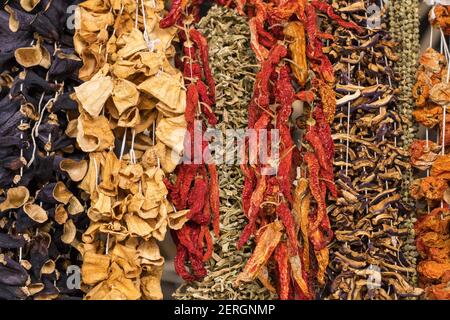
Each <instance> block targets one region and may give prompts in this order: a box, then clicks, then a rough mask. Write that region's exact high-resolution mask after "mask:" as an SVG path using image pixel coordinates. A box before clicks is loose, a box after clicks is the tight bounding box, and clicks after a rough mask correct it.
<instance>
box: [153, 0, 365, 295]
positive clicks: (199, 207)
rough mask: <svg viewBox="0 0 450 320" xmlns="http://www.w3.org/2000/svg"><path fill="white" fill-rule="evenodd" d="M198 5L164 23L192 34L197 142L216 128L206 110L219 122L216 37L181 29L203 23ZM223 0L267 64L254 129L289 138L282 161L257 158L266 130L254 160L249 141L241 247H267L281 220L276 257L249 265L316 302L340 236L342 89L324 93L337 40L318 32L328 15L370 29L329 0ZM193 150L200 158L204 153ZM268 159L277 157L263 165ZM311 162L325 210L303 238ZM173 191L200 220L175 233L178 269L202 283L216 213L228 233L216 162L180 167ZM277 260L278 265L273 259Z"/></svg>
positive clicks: (188, 65)
mask: <svg viewBox="0 0 450 320" xmlns="http://www.w3.org/2000/svg"><path fill="white" fill-rule="evenodd" d="M194 2H195V3H194ZM194 2H192V4H191V5H188V3H187V1H186V2H185V1H174V2H173V7H172V9H171V11H170V13H169V15H168V16H167V17H166V18H164V19H163V20H162V21H161V22H160V25H161V26H162V27H167V26H171V25H173V24H175V23H178V24H179V25H180V29H182V30H183V31H181V32H180V39H181V40H182V44H183V55H184V57H183V60H182V61H181V63H180V67H181V68H182V69H183V70H184V76H185V79H186V82H187V110H186V120H187V123H188V131H189V133H190V134H191V137H193V136H194V131H196V130H198V132H203V131H204V130H205V128H206V125H203V126H202V127H201V128H200V127H197V126H195V125H194V120H195V119H196V117H197V115H198V110H201V111H202V113H203V114H204V116H205V118H206V119H207V120H208V122H209V124H210V125H215V124H216V122H217V120H216V118H215V115H214V113H213V112H212V109H211V107H212V105H213V104H214V80H213V78H212V76H211V71H210V69H209V67H208V50H207V44H206V41H205V39H204V38H203V37H202V36H201V34H200V33H199V32H198V31H196V30H195V29H190V30H185V28H186V27H185V25H184V28H183V27H181V21H182V19H183V17H182V14H183V12H185V11H186V12H187V13H189V14H192V16H193V17H194V20H196V19H198V13H199V11H198V5H199V4H200V2H199V1H194ZM218 4H219V5H225V6H230V7H236V10H237V11H238V12H239V13H240V14H242V15H246V16H247V17H248V18H249V27H250V30H251V47H252V49H253V51H254V53H255V55H256V57H257V59H258V60H259V62H260V64H261V68H260V71H259V72H258V74H257V76H256V81H255V85H254V92H253V98H252V101H251V103H250V105H249V106H248V128H249V129H255V130H256V132H258V130H266V131H265V134H266V132H267V136H268V138H267V140H269V141H268V143H267V145H268V146H270V145H271V143H270V137H272V135H271V133H272V131H273V130H277V131H278V133H279V137H280V141H281V143H280V147H279V150H278V154H279V158H278V159H273V158H272V156H273V154H274V152H273V151H274V150H267V152H268V156H267V157H268V158H266V159H255V156H254V155H255V154H258V155H260V154H261V153H260V152H259V151H260V149H261V147H262V145H261V144H262V143H263V138H262V137H261V136H260V135H259V134H258V137H257V143H256V150H251V151H252V152H250V154H249V148H250V144H249V141H248V140H247V141H246V144H245V149H246V150H245V151H246V161H245V163H244V164H243V165H241V169H242V171H243V174H244V177H245V181H244V189H243V200H242V201H243V210H244V213H245V215H246V216H247V218H248V220H249V221H248V224H247V225H246V226H245V228H244V230H243V233H242V235H241V238H240V240H239V243H238V245H237V246H238V248H241V247H242V246H243V245H244V244H245V243H246V242H247V241H248V240H249V239H250V237H251V236H252V235H255V236H256V246H257V245H258V238H259V237H260V236H261V233H263V232H262V231H261V230H263V228H264V227H265V226H267V225H269V224H271V223H272V222H274V221H278V220H279V221H281V222H282V225H283V227H284V233H285V235H284V236H283V237H282V238H281V240H280V241H279V242H277V244H276V245H275V246H274V247H273V250H272V251H271V252H269V253H267V252H266V253H265V254H264V258H262V257H252V259H250V260H249V261H251V262H249V263H251V264H253V263H255V262H256V261H260V260H264V261H263V263H259V262H258V263H257V265H258V268H262V267H264V268H266V269H267V271H269V273H268V274H267V277H266V278H265V279H264V280H269V282H267V281H263V280H262V279H261V281H262V282H266V283H269V286H268V287H270V286H271V285H270V280H271V279H274V280H275V282H276V287H277V289H276V290H277V292H278V295H279V297H280V298H281V299H313V298H314V297H315V294H314V292H315V287H316V285H317V279H314V274H318V272H319V271H318V270H320V272H321V273H322V274H321V276H322V277H323V274H324V270H325V269H326V266H327V264H328V251H327V249H326V247H327V245H328V244H329V242H330V241H331V239H332V237H333V232H332V231H331V227H330V222H329V219H328V215H327V210H326V199H327V195H328V193H330V194H331V195H332V196H334V197H336V196H337V191H336V187H335V185H334V182H333V158H334V143H333V140H332V137H331V129H330V126H329V123H330V122H332V120H333V118H334V112H335V106H336V104H335V97H334V95H332V96H327V92H329V91H331V92H332V90H329V91H327V90H324V89H323V88H322V86H323V85H326V86H330V87H331V86H332V85H333V84H334V81H335V78H334V73H333V68H332V64H331V62H330V60H329V59H328V57H327V56H326V55H325V54H324V53H323V50H322V39H331V40H332V39H333V37H332V36H331V35H328V34H324V33H322V32H320V30H319V29H318V26H317V20H318V17H317V15H318V12H321V13H323V14H325V15H326V16H328V17H329V18H331V19H333V20H334V21H336V22H337V23H338V24H339V25H341V26H342V27H344V28H349V29H354V30H355V31H357V32H361V31H362V30H361V28H360V27H359V26H357V25H356V24H354V23H351V22H350V23H349V22H345V21H344V20H342V19H341V18H340V17H339V15H337V14H336V13H335V12H334V10H333V8H332V7H331V6H330V5H329V4H327V3H326V2H323V1H317V0H313V1H306V0H300V1H295V0H270V1H263V0H249V1H248V2H247V1H245V0H236V1H235V2H232V1H218ZM194 8H195V9H194ZM194 11H195V12H194ZM292 21H298V22H299V23H301V24H302V26H303V27H304V29H305V30H306V37H305V40H304V41H305V42H306V43H305V47H306V53H305V54H306V55H305V57H306V58H307V62H308V63H307V64H308V66H307V68H308V70H309V73H310V77H311V78H312V81H305V82H303V83H302V82H300V81H298V79H295V78H294V77H293V76H292V74H293V72H292V69H291V68H293V67H294V66H295V61H294V63H293V64H289V63H287V62H286V61H291V62H292V59H290V58H292V57H291V53H290V52H289V50H290V48H289V50H288V47H287V43H286V42H285V35H284V34H283V25H284V24H286V23H288V22H292ZM297 67H298V66H297ZM303 71H305V70H303ZM303 74H304V73H303ZM296 100H301V101H304V102H306V103H308V104H309V105H310V108H309V109H307V108H305V110H306V109H307V110H306V112H304V115H303V116H304V117H305V118H307V117H309V120H308V122H307V124H308V125H307V128H306V130H307V132H306V134H305V142H306V143H307V144H306V145H307V147H306V148H305V150H300V149H299V148H297V147H296V145H295V143H294V138H293V129H294V128H293V126H292V124H293V123H292V121H291V119H290V117H291V114H292V110H293V109H292V106H293V103H294V102H295V101H296ZM264 140H266V139H264ZM264 142H265V141H264ZM185 147H186V148H185V150H187V148H191V149H195V148H201V150H199V151H205V150H206V149H207V148H208V145H207V143H204V144H203V145H198V144H197V145H194V144H193V143H187V144H186V146H185ZM267 148H268V147H267ZM191 154H196V153H195V150H194V151H193V152H192V153H191ZM197 154H203V152H200V153H197ZM267 159H269V160H270V161H262V160H267ZM302 160H303V161H302ZM271 161H272V162H271ZM303 163H304V164H305V166H306V167H307V170H303V171H304V172H306V174H305V173H303V177H307V178H308V181H309V183H308V188H309V191H308V192H309V193H310V194H311V195H312V198H313V200H314V201H315V206H314V207H312V208H313V209H311V212H309V215H308V218H307V220H308V222H307V224H308V225H309V233H308V235H307V236H305V235H303V236H302V235H301V233H300V229H301V228H300V226H299V223H300V222H299V221H298V219H296V218H295V215H294V214H295V213H294V211H293V203H294V200H295V199H294V192H293V191H294V190H293V186H294V181H295V180H296V178H297V168H298V167H302V166H303ZM267 169H275V170H276V174H275V175H267V174H266V173H267ZM300 171H302V170H300ZM301 176H302V175H301ZM169 188H170V189H171V197H172V201H173V202H174V203H175V205H176V207H177V209H185V208H190V210H191V212H190V215H189V218H190V221H189V222H188V223H187V224H186V225H185V227H184V228H183V229H182V230H180V231H179V232H176V234H175V241H176V242H177V243H178V253H177V258H176V270H177V272H178V273H179V274H181V275H182V276H183V278H184V279H186V280H194V279H199V278H202V277H203V276H204V275H205V273H206V271H205V269H204V268H203V264H202V263H201V262H202V261H205V260H207V259H208V258H209V257H210V255H211V250H212V249H211V248H212V247H211V242H212V241H211V239H210V237H209V230H208V225H209V223H210V220H211V215H210V211H212V212H213V218H214V219H213V220H214V222H213V225H214V231H215V232H216V235H217V234H218V216H219V215H218V211H219V208H218V204H219V196H218V186H217V172H216V168H215V166H214V165H208V166H205V165H198V164H193V165H187V164H183V165H181V166H180V167H179V169H178V178H177V182H176V183H175V185H169ZM308 210H309V209H308ZM259 231H261V232H259ZM265 240H267V239H265ZM203 243H206V247H207V249H206V251H205V250H204V249H203ZM309 243H311V244H312V250H314V252H315V254H316V257H317V261H316V264H318V265H319V266H314V265H313V266H311V264H310V263H309V260H310V259H309V250H310V249H309V248H310V246H309ZM204 251H205V252H204ZM257 251H258V252H263V250H257ZM269 260H270V261H273V262H274V263H269V262H270V261H269ZM187 261H189V262H190V266H191V269H192V274H191V273H189V272H187V271H186V269H185V264H186V262H187ZM309 268H312V269H313V270H309ZM249 269H252V268H251V266H250V267H249V268H246V270H247V271H248V270H249ZM253 271H254V270H253ZM263 273H264V272H251V274H252V276H250V277H249V278H252V277H254V276H256V275H258V276H259V277H260V278H261V277H262V276H261V274H263ZM311 275H313V276H311ZM241 278H242V279H243V278H245V277H241Z"/></svg>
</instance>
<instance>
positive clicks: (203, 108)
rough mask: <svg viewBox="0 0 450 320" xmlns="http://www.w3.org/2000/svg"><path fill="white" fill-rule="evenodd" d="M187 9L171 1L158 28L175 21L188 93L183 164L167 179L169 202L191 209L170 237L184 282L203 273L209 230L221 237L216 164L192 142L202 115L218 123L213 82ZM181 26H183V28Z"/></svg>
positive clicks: (202, 147)
mask: <svg viewBox="0 0 450 320" xmlns="http://www.w3.org/2000/svg"><path fill="white" fill-rule="evenodd" d="M199 4H200V3H199V1H197V2H196V5H195V4H194V3H193V4H192V8H188V9H187V10H188V12H190V14H192V15H193V16H194V17H197V19H198V17H199V11H198V5H199ZM181 6H184V7H183V10H185V9H186V4H185V3H184V1H174V2H173V7H172V9H171V11H170V12H169V14H168V16H167V17H166V18H164V19H163V20H161V22H160V25H161V26H162V27H170V26H172V25H174V24H175V23H178V25H179V27H180V29H181V31H180V32H179V37H180V39H181V45H182V58H181V59H179V60H178V67H179V68H180V69H181V70H183V76H184V79H185V84H186V86H187V91H186V111H185V119H186V122H187V135H186V138H185V141H184V142H185V147H184V163H183V164H181V165H180V166H179V167H178V168H177V172H176V176H177V178H176V182H175V183H174V184H172V183H171V182H169V181H168V180H166V185H167V186H168V189H169V191H170V197H171V200H172V201H173V203H174V206H175V207H176V209H177V210H185V209H189V214H188V215H187V218H188V222H187V223H186V224H185V225H184V226H183V227H182V228H181V229H180V230H177V231H174V232H172V237H173V238H174V241H175V243H176V246H177V254H176V256H175V271H176V272H177V273H178V274H179V275H180V276H181V277H182V278H183V279H184V280H186V281H194V280H201V279H203V278H204V277H205V276H206V269H205V267H204V262H206V261H208V260H209V259H210V257H211V254H212V250H213V240H212V236H211V233H210V225H212V227H213V230H214V234H215V236H216V237H218V236H219V185H218V174H217V168H216V165H215V164H214V163H213V162H212V161H211V160H212V159H204V155H205V154H209V152H208V142H207V141H205V140H204V139H203V138H202V143H201V144H199V143H198V141H194V137H203V135H204V133H205V130H206V124H203V123H202V122H201V117H200V115H201V114H202V115H203V116H204V117H205V118H206V120H207V122H208V124H209V125H210V126H214V125H216V124H217V118H216V116H215V114H214V112H213V109H212V108H213V106H214V104H215V83H214V79H213V77H212V74H211V69H210V67H209V62H208V44H207V41H206V39H205V38H204V37H203V35H202V34H201V33H200V32H199V31H198V30H196V29H194V28H190V29H186V26H187V24H185V23H183V22H182V19H183V17H182V15H181V13H182V11H183V10H181V9H180V8H181ZM182 26H183V27H182Z"/></svg>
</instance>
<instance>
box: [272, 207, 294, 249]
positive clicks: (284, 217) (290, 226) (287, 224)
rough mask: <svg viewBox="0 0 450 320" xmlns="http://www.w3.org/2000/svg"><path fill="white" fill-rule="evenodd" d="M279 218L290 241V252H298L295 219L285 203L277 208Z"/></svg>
mask: <svg viewBox="0 0 450 320" xmlns="http://www.w3.org/2000/svg"><path fill="white" fill-rule="evenodd" d="M276 212H277V216H278V217H279V218H280V220H281V221H282V222H283V225H284V228H285V229H286V233H287V235H288V239H289V250H290V252H293V253H294V252H295V253H296V252H298V239H297V232H296V227H295V221H294V217H293V216H292V212H291V210H290V209H289V207H288V205H287V204H286V203H285V202H282V203H280V204H279V205H278V206H277V208H276Z"/></svg>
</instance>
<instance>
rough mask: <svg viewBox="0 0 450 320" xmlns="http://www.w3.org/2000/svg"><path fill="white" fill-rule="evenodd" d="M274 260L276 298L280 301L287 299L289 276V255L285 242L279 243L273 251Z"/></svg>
mask: <svg viewBox="0 0 450 320" xmlns="http://www.w3.org/2000/svg"><path fill="white" fill-rule="evenodd" d="M274 260H275V261H276V263H277V270H278V287H279V290H278V297H279V298H280V299H281V300H288V299H289V292H290V290H289V288H290V280H291V279H290V274H289V255H288V249H287V246H286V243H285V242H280V243H279V244H278V246H277V248H276V249H275V253H274Z"/></svg>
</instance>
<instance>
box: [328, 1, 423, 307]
mask: <svg viewBox="0 0 450 320" xmlns="http://www.w3.org/2000/svg"><path fill="white" fill-rule="evenodd" d="M330 3H331V4H332V5H333V7H335V8H336V10H337V11H338V12H340V16H341V17H342V18H343V19H345V20H346V21H348V22H352V21H353V22H354V23H357V24H358V25H360V26H361V27H363V26H367V25H368V24H367V23H368V21H367V19H368V17H367V15H366V12H367V7H368V6H369V5H370V4H372V3H374V4H377V5H379V6H381V8H382V10H381V23H380V25H379V26H377V27H376V28H372V29H370V28H365V29H364V31H363V32H361V33H359V34H356V33H355V32H354V31H353V30H349V29H344V28H342V27H340V26H337V25H335V24H333V25H329V26H327V27H326V26H324V27H325V31H327V32H329V33H331V34H332V35H333V36H334V39H335V42H333V43H331V44H330V45H329V46H327V47H326V48H325V52H326V53H327V55H328V56H329V57H330V59H331V60H332V62H333V65H334V66H333V68H334V70H335V71H336V75H335V76H336V79H337V80H336V85H335V88H334V89H335V91H336V95H337V112H336V117H335V121H334V123H333V132H334V134H333V139H334V141H335V143H336V158H335V162H334V164H335V166H336V167H337V171H336V174H335V179H336V185H337V188H338V190H339V197H338V198H337V200H336V203H335V204H333V205H331V206H329V207H328V210H329V212H330V214H331V220H332V226H333V231H334V233H335V241H334V242H333V244H332V245H331V249H330V250H331V253H330V263H329V268H328V270H327V276H328V284H327V287H326V290H324V292H323V297H324V298H326V299H344V300H347V299H350V300H353V299H364V300H367V299H404V298H408V297H417V296H419V295H420V294H421V293H422V290H421V289H417V288H415V287H414V286H413V285H412V284H411V283H409V282H408V275H409V274H410V273H414V270H415V267H414V261H413V259H414V257H407V256H405V254H404V251H403V246H404V243H405V239H407V237H408V236H409V228H407V227H406V226H403V225H404V222H407V221H408V220H409V208H408V206H407V205H406V203H404V202H403V201H402V195H403V193H404V190H403V188H402V174H403V172H404V171H408V170H410V164H409V163H408V162H407V159H408V151H407V150H406V149H405V148H404V147H402V146H401V140H400V137H401V135H403V133H404V132H405V130H408V128H407V127H406V125H405V121H404V119H403V117H402V116H401V115H400V114H399V112H398V111H397V97H398V89H397V77H398V75H397V74H395V73H394V70H393V66H394V65H395V64H396V63H397V61H398V60H399V57H398V56H397V55H396V53H395V47H396V46H397V43H396V42H395V41H393V40H392V38H391V35H390V34H389V33H388V32H387V25H386V21H387V16H386V14H387V11H388V10H387V8H386V7H383V3H380V2H373V1H370V2H367V3H365V2H364V1H357V2H353V3H348V2H347V1H340V0H333V1H330ZM408 223H411V222H410V221H409V222H408Z"/></svg>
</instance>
